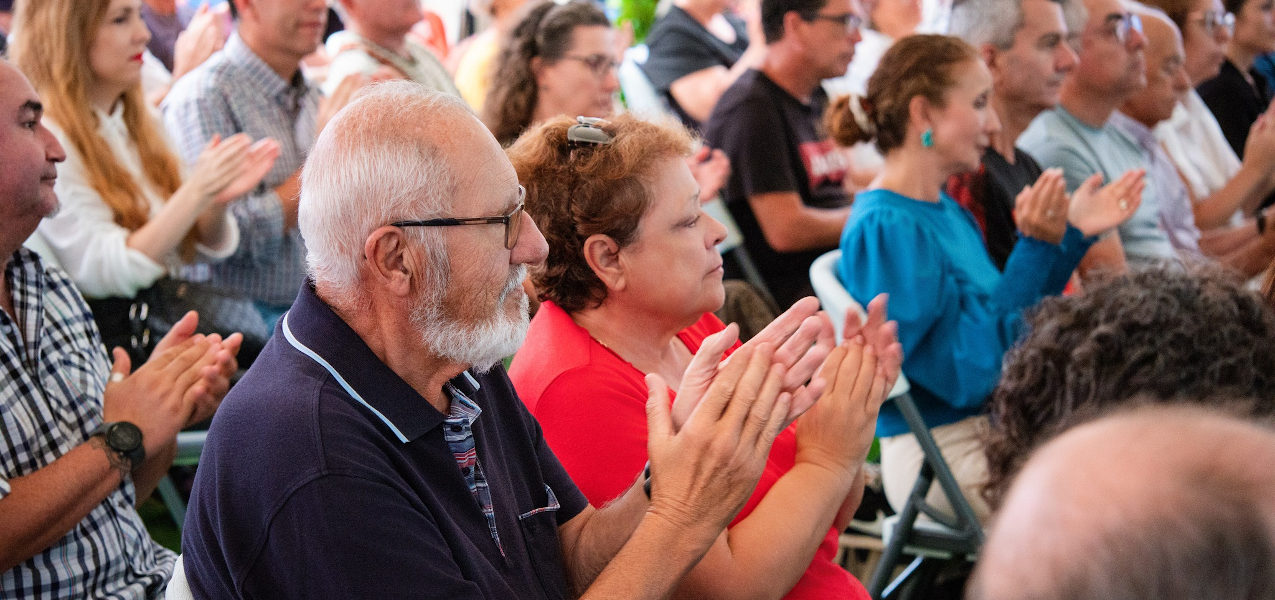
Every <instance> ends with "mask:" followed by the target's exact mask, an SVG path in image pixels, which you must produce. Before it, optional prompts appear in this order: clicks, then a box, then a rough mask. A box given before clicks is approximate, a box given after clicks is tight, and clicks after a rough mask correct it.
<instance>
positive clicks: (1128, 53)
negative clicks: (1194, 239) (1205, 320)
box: [1018, 0, 1178, 275]
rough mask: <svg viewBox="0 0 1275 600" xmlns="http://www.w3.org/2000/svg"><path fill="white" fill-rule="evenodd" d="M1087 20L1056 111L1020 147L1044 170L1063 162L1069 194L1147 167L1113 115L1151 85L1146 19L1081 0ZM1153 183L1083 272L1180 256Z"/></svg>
mask: <svg viewBox="0 0 1275 600" xmlns="http://www.w3.org/2000/svg"><path fill="white" fill-rule="evenodd" d="M1083 3H1084V7H1085V11H1086V13H1087V17H1086V21H1085V24H1084V26H1083V28H1081V29H1080V30H1079V34H1080V35H1079V40H1078V41H1077V44H1078V50H1077V53H1078V55H1079V62H1078V63H1077V64H1076V67H1075V68H1074V69H1072V71H1071V72H1070V73H1068V74H1067V75H1066V77H1064V78H1063V81H1062V89H1061V94H1060V102H1059V105H1058V107H1057V108H1054V109H1052V110H1047V111H1044V112H1042V113H1041V114H1040V116H1038V117H1036V119H1035V120H1034V121H1032V123H1031V126H1029V127H1028V128H1027V130H1026V131H1024V132H1023V134H1022V136H1021V137H1020V138H1019V140H1018V141H1019V145H1020V146H1021V147H1022V148H1023V149H1024V150H1026V151H1027V152H1028V153H1030V154H1031V155H1032V157H1033V158H1035V159H1036V160H1037V162H1039V163H1040V164H1041V166H1044V167H1061V168H1062V170H1063V176H1064V178H1065V181H1066V183H1067V190H1068V191H1069V192H1071V191H1074V190H1075V189H1076V188H1079V187H1080V186H1081V184H1082V183H1084V182H1085V181H1086V180H1087V179H1088V178H1089V177H1090V176H1091V175H1093V174H1094V173H1099V174H1101V175H1102V178H1103V179H1104V180H1106V181H1113V180H1115V179H1116V178H1118V177H1120V176H1121V175H1122V174H1126V173H1129V172H1131V171H1135V170H1140V169H1145V168H1146V161H1145V159H1144V157H1143V155H1142V147H1141V146H1139V145H1138V143H1137V142H1136V141H1134V140H1132V139H1130V138H1129V136H1127V135H1125V134H1124V133H1122V132H1121V131H1120V130H1119V129H1118V128H1117V127H1116V126H1115V125H1113V124H1111V122H1110V119H1111V115H1112V114H1113V113H1115V111H1116V109H1117V108H1119V107H1120V105H1121V104H1123V103H1124V102H1125V101H1126V100H1128V99H1129V98H1131V97H1132V96H1133V95H1134V94H1136V93H1138V92H1140V91H1142V88H1144V87H1146V84H1147V79H1146V69H1145V64H1146V62H1145V61H1146V59H1145V57H1144V56H1143V47H1144V46H1145V45H1146V38H1144V37H1143V35H1142V18H1141V17H1139V16H1138V15H1136V14H1134V13H1132V12H1130V11H1129V9H1128V8H1127V7H1126V6H1125V5H1124V4H1123V3H1122V2H1121V1H1120V0H1083ZM1162 201H1163V200H1162V199H1161V198H1159V197H1157V196H1156V195H1155V188H1154V186H1150V185H1148V186H1146V187H1145V189H1144V190H1143V193H1142V204H1141V207H1140V208H1139V209H1138V212H1137V213H1136V214H1135V215H1134V216H1133V218H1132V219H1129V220H1128V221H1126V222H1125V223H1124V224H1123V225H1121V226H1120V229H1119V235H1111V236H1107V237H1105V238H1104V239H1103V240H1102V241H1101V242H1099V243H1098V244H1097V245H1095V246H1094V248H1093V250H1092V251H1091V252H1090V253H1089V254H1088V255H1087V256H1086V257H1085V260H1084V261H1083V262H1082V263H1081V274H1082V275H1091V274H1092V273H1094V272H1100V271H1101V272H1109V273H1118V272H1121V271H1123V270H1124V269H1125V267H1126V264H1127V265H1128V266H1130V267H1140V266H1145V265H1147V264H1152V263H1157V262H1160V261H1166V260H1167V261H1175V260H1177V259H1178V254H1177V252H1176V251H1175V250H1174V248H1173V244H1172V243H1171V242H1170V241H1169V236H1168V234H1167V233H1166V232H1165V230H1164V227H1163V225H1162V224H1161V220H1160V211H1161V208H1160V203H1161V202H1162Z"/></svg>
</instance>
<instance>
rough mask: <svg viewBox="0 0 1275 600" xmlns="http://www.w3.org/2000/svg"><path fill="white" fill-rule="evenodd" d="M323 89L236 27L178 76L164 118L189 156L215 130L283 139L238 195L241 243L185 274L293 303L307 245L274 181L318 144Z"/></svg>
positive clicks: (275, 301)
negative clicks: (264, 170) (261, 174)
mask: <svg viewBox="0 0 1275 600" xmlns="http://www.w3.org/2000/svg"><path fill="white" fill-rule="evenodd" d="M318 106H319V92H318V90H317V89H315V88H313V87H310V86H309V85H308V84H307V83H306V82H305V78H304V77H302V76H301V74H300V72H298V73H297V74H296V76H295V77H293V79H292V81H286V80H284V79H283V78H282V77H279V75H278V73H275V72H274V71H273V70H272V69H271V68H270V67H269V66H267V65H266V63H265V62H263V61H262V60H261V58H260V57H258V56H257V55H256V54H254V53H253V52H252V50H251V49H250V48H248V45H247V44H245V43H244V41H243V39H241V38H240V37H239V34H238V33H236V34H234V35H232V36H230V39H229V40H227V41H226V45H225V47H224V48H223V49H222V50H221V52H218V53H216V54H214V55H213V56H212V57H211V58H209V59H208V60H207V61H204V63H203V64H201V65H200V66H199V67H198V68H196V69H195V70H194V71H191V72H190V73H187V74H186V75H185V76H184V77H182V78H181V79H180V80H178V81H177V82H176V83H175V84H174V85H173V89H172V90H171V91H169V93H168V96H166V97H165V98H164V104H163V106H162V109H163V111H164V125H165V127H166V128H167V129H168V132H169V134H170V135H172V136H173V138H174V139H175V140H176V141H177V146H178V151H179V152H180V153H181V155H182V158H184V159H185V160H186V162H187V163H194V161H195V159H196V158H197V157H198V156H199V152H200V151H201V150H202V149H203V148H204V146H205V145H207V144H208V141H209V140H211V139H212V137H213V136H214V135H221V137H222V138H226V137H228V136H231V135H234V134H236V133H241V132H242V133H247V134H248V135H249V136H251V137H252V138H253V139H254V140H257V139H261V138H265V137H269V138H274V140H275V141H277V142H279V158H278V160H276V161H275V163H274V166H273V167H272V168H271V169H270V173H268V174H267V175H266V177H265V179H263V180H262V182H261V184H260V185H258V186H257V189H256V190H254V191H253V192H251V193H249V194H247V195H245V196H243V197H241V198H239V199H237V200H235V201H233V202H232V203H231V205H230V212H231V214H232V215H234V217H235V220H236V222H237V223H238V225H239V236H240V237H239V249H238V250H237V251H236V252H235V254H234V255H233V256H231V257H230V258H229V259H227V260H225V261H222V262H219V263H216V264H213V265H196V266H194V267H190V268H187V269H186V272H183V273H182V275H183V276H184V277H186V278H189V279H193V280H197V281H201V280H205V279H207V280H209V281H211V282H212V283H213V284H215V285H218V286H221V287H223V288H225V289H228V290H233V291H236V292H239V293H241V294H243V295H244V296H247V297H249V298H252V299H253V300H258V301H261V302H265V303H267V304H272V305H276V306H287V305H290V304H292V300H293V299H294V298H295V297H296V295H297V288H298V287H299V286H300V285H301V282H302V281H303V280H304V279H305V246H304V244H303V243H302V241H301V233H300V232H299V231H297V230H296V229H295V228H293V229H289V230H287V231H285V230H284V216H283V207H282V206H281V205H280V204H279V196H278V195H277V194H275V192H274V188H276V187H278V186H279V185H280V184H282V183H283V182H284V181H285V180H286V179H288V177H289V176H291V175H292V174H293V173H294V172H296V170H297V169H299V168H300V167H301V164H302V163H303V162H305V157H306V153H307V152H309V150H310V146H311V145H313V144H314V136H315V127H316V124H317V118H318Z"/></svg>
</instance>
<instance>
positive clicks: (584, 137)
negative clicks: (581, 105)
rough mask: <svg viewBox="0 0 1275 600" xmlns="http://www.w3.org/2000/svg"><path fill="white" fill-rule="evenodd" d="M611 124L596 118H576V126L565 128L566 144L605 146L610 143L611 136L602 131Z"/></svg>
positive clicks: (574, 145) (573, 145)
mask: <svg viewBox="0 0 1275 600" xmlns="http://www.w3.org/2000/svg"><path fill="white" fill-rule="evenodd" d="M610 124H611V123H610V122H609V121H607V120H606V119H599V118H597V117H576V124H575V125H572V126H570V127H568V128H567V143H568V144H569V145H570V146H572V147H577V146H605V145H607V144H610V143H611V139H612V138H611V134H609V133H607V132H606V130H604V129H602V127H603V126H605V125H610Z"/></svg>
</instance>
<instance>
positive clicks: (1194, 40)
mask: <svg viewBox="0 0 1275 600" xmlns="http://www.w3.org/2000/svg"><path fill="white" fill-rule="evenodd" d="M1149 4H1151V5H1152V6H1156V7H1158V8H1160V9H1161V10H1163V11H1164V12H1165V14H1166V15H1168V17H1169V19H1170V20H1172V21H1173V23H1174V25H1177V27H1178V29H1179V31H1181V33H1182V45H1183V51H1184V60H1183V68H1184V69H1185V70H1186V74H1187V77H1188V78H1190V80H1191V86H1192V88H1194V87H1195V86H1198V85H1199V84H1200V83H1201V82H1203V81H1206V80H1208V79H1212V78H1213V77H1216V76H1217V74H1218V73H1219V71H1220V69H1221V67H1222V62H1223V61H1224V60H1226V54H1225V50H1226V44H1227V42H1229V41H1230V39H1231V27H1232V26H1233V25H1234V23H1233V19H1234V17H1232V16H1229V15H1228V13H1226V12H1225V11H1224V10H1223V9H1222V3H1221V1H1220V0H1154V1H1152V2H1150V3H1149ZM1269 111H1270V109H1267V112H1269ZM1155 136H1156V139H1158V140H1159V141H1160V144H1161V145H1162V146H1163V147H1164V150H1165V151H1166V152H1168V154H1169V158H1170V159H1172V160H1173V165H1174V166H1175V167H1177V170H1178V174H1179V175H1181V177H1182V180H1183V181H1185V182H1186V185H1187V191H1188V193H1189V194H1190V195H1191V207H1192V209H1193V210H1194V213H1195V223H1196V225H1198V226H1199V227H1200V229H1201V230H1208V229H1212V228H1215V227H1220V226H1222V225H1227V224H1232V225H1235V224H1239V222H1240V219H1241V217H1240V216H1239V215H1237V214H1236V213H1237V212H1240V213H1242V214H1243V215H1254V214H1256V213H1257V211H1258V210H1259V208H1260V207H1261V206H1262V205H1263V204H1268V202H1266V201H1265V200H1264V199H1265V198H1270V197H1271V194H1272V192H1275V176H1273V175H1272V173H1275V117H1272V116H1271V115H1269V114H1263V115H1262V116H1259V117H1258V119H1257V121H1256V122H1255V123H1254V124H1253V126H1252V127H1251V128H1250V129H1249V139H1248V140H1247V141H1245V146H1246V149H1245V151H1244V154H1245V160H1244V161H1243V162H1240V160H1239V158H1238V157H1237V156H1236V154H1235V151H1234V150H1232V149H1231V146H1230V143H1229V142H1228V141H1227V140H1226V136H1225V135H1223V134H1222V129H1221V127H1220V126H1219V125H1218V122H1217V119H1216V118H1214V116H1213V113H1212V112H1211V111H1210V110H1209V108H1208V106H1207V105H1206V104H1205V103H1204V100H1202V99H1201V98H1200V94H1199V93H1198V92H1196V91H1195V89H1189V90H1187V91H1186V92H1185V93H1184V94H1183V95H1182V97H1181V98H1180V99H1179V101H1178V105H1177V106H1176V107H1174V109H1173V115H1172V116H1170V117H1169V119H1168V120H1166V121H1163V122H1161V123H1160V124H1159V125H1157V126H1156V127H1155ZM1265 221H1266V217H1265V215H1264V216H1263V218H1262V219H1261V226H1262V230H1263V231H1261V232H1259V233H1264V232H1265V229H1266V227H1265V225H1266V223H1265ZM1256 223H1257V221H1254V224H1255V225H1256Z"/></svg>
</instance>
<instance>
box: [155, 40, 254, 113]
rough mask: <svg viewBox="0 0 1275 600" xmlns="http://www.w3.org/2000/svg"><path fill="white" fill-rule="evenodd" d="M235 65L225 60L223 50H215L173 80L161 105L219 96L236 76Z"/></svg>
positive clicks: (165, 107)
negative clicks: (197, 64)
mask: <svg viewBox="0 0 1275 600" xmlns="http://www.w3.org/2000/svg"><path fill="white" fill-rule="evenodd" d="M236 70H237V68H236V66H235V64H234V63H232V62H231V61H229V60H226V53H225V52H217V53H216V54H213V55H212V56H211V57H209V58H208V60H206V61H204V62H203V63H202V64H200V65H199V66H197V67H195V68H194V69H192V70H191V71H190V72H189V73H187V74H185V75H184V76H182V78H181V79H178V80H177V81H174V82H173V86H172V87H171V88H169V90H168V94H167V95H166V96H164V101H163V103H161V107H162V108H163V109H164V110H165V111H167V110H168V109H169V107H172V106H181V105H190V104H196V103H199V102H201V101H205V100H207V99H209V98H212V97H221V96H222V95H223V94H225V93H226V92H227V91H228V84H229V83H230V82H231V81H232V80H234V79H235V77H236Z"/></svg>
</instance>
